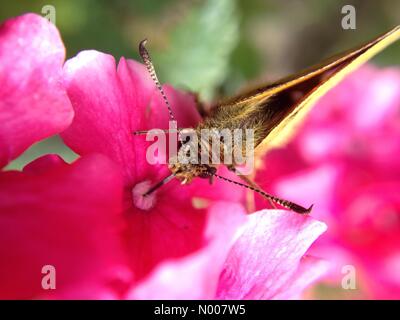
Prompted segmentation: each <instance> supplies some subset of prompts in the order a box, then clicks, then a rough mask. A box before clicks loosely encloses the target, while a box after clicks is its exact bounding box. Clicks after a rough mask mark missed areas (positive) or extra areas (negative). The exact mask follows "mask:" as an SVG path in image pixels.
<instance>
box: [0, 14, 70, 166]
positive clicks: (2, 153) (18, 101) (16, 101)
mask: <svg viewBox="0 0 400 320" xmlns="http://www.w3.org/2000/svg"><path fill="white" fill-rule="evenodd" d="M64 58H65V49H64V45H63V43H62V41H61V39H60V36H59V34H58V31H57V29H56V28H55V27H54V25H52V24H51V23H50V22H48V21H47V20H46V19H44V18H41V17H39V16H37V15H34V14H26V15H23V16H20V17H17V18H14V19H10V20H7V21H6V22H4V23H3V24H2V25H1V26H0V122H1V126H0V168H1V167H4V166H5V165H6V164H7V163H8V162H9V161H11V160H12V159H15V158H16V157H17V156H19V155H20V154H21V153H22V152H23V151H24V150H25V149H27V148H28V147H29V146H30V145H32V144H33V143H34V142H37V141H39V140H41V139H44V138H47V137H49V136H51V135H53V134H56V133H58V132H60V131H62V130H64V129H65V128H66V127H67V126H68V125H69V124H70V123H71V121H72V117H73V110H72V107H71V104H70V102H69V100H68V97H67V95H66V93H65V90H64V89H63V88H62V84H61V76H62V65H63V63H64Z"/></svg>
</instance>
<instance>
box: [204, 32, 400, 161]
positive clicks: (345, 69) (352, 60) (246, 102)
mask: <svg viewBox="0 0 400 320" xmlns="http://www.w3.org/2000/svg"><path fill="white" fill-rule="evenodd" d="M399 37H400V26H397V27H395V28H394V29H392V30H390V31H389V32H387V33H385V34H383V35H381V36H379V37H377V38H376V39H374V40H372V41H370V42H368V43H366V44H364V45H362V46H360V47H358V48H356V49H352V50H349V51H346V52H344V53H342V54H339V55H336V56H334V57H332V58H330V59H327V60H326V61H324V62H322V63H320V64H318V65H316V66H313V67H311V68H308V69H306V70H304V71H302V72H301V73H299V74H296V75H292V76H289V77H287V78H284V79H282V80H279V81H277V82H274V83H272V84H269V85H266V86H263V87H260V88H257V89H255V90H252V91H250V92H247V93H246V94H243V95H240V96H238V97H235V98H233V99H230V100H228V101H226V102H224V103H222V104H221V105H219V106H218V107H217V108H215V109H214V110H212V112H211V115H210V117H208V119H206V121H207V120H208V122H211V123H219V125H220V126H222V127H223V125H224V124H223V122H225V125H226V126H225V128H230V127H235V126H236V127H251V126H253V127H254V126H255V127H256V128H258V130H257V132H256V141H255V146H257V147H256V153H257V154H260V153H264V152H266V151H267V150H269V149H271V148H274V147H277V146H281V145H283V144H284V143H285V142H286V141H287V140H288V139H289V138H290V137H291V135H292V134H293V132H294V131H295V130H294V129H295V128H296V126H297V125H298V124H299V123H301V120H302V119H303V117H304V116H305V115H306V114H307V112H308V111H310V109H311V108H312V106H313V105H314V104H315V103H316V102H317V101H318V100H319V99H320V98H321V97H322V96H323V95H324V94H325V93H326V92H327V91H328V90H330V89H331V88H333V87H334V86H335V85H337V84H338V83H339V81H341V80H342V79H343V78H344V77H345V76H346V75H348V74H349V73H350V72H352V71H354V70H355V69H356V68H358V67H360V66H361V65H362V64H363V63H365V62H366V61H368V60H369V59H371V58H372V57H373V56H374V55H376V54H377V53H379V52H380V51H382V50H383V49H384V48H386V47H387V46H388V45H390V44H391V43H393V42H395V41H396V40H398V39H399ZM211 119H213V120H212V121H210V120H211ZM211 123H210V124H209V125H211Z"/></svg>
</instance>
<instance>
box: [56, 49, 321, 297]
mask: <svg viewBox="0 0 400 320" xmlns="http://www.w3.org/2000/svg"><path fill="white" fill-rule="evenodd" d="M65 72H66V76H65V78H66V88H67V92H68V95H69V97H70V99H71V101H72V104H73V106H74V110H75V114H76V116H75V119H74V122H73V123H72V125H71V126H70V128H69V129H68V130H66V131H65V132H64V133H63V134H62V137H63V139H64V141H65V142H66V143H67V144H68V145H69V146H70V147H71V148H72V149H73V150H74V151H75V152H77V153H79V154H81V155H84V154H89V153H91V152H101V153H103V154H105V155H107V156H108V157H110V158H111V159H113V160H114V161H115V162H116V163H118V164H119V165H120V167H121V169H122V170H123V171H124V177H125V179H124V181H125V183H124V185H125V187H124V189H125V191H124V194H125V197H124V198H125V201H124V208H125V209H124V215H125V221H126V233H125V235H124V240H125V244H126V252H127V253H128V256H129V261H130V268H131V270H133V273H134V276H135V279H136V281H139V285H138V287H135V285H134V287H133V289H132V290H131V291H130V293H129V295H128V296H129V297H134V298H160V297H161V298H213V297H219V298H272V297H277V296H279V295H282V296H284V291H283V290H284V288H286V289H287V290H288V292H287V293H286V294H287V296H290V293H289V292H291V291H290V290H289V287H290V284H291V283H292V284H293V283H297V285H296V288H297V290H298V291H299V292H300V288H303V287H304V286H305V285H306V284H308V283H309V282H311V281H312V279H314V278H317V277H318V276H319V275H320V274H321V272H322V271H323V270H324V268H325V265H323V263H321V262H320V261H317V260H315V261H313V262H310V266H309V267H310V269H309V272H310V273H309V274H308V275H305V272H304V271H302V270H299V267H298V266H299V261H300V260H301V258H302V256H303V255H304V254H305V252H306V248H308V246H309V245H310V244H311V242H313V241H314V240H315V238H316V237H317V236H318V235H319V234H320V233H321V232H322V231H323V229H324V227H323V225H322V224H320V223H317V222H315V221H312V220H308V219H307V218H305V217H298V216H296V215H295V214H292V213H286V214H285V213H284V212H283V211H282V212H279V214H278V215H279V217H278V216H277V213H274V212H273V211H271V212H264V213H258V214H254V216H253V217H252V218H249V221H248V222H247V223H246V224H245V226H244V227H245V231H244V233H243V234H242V236H241V237H240V238H239V239H238V240H237V242H236V243H235V244H234V247H233V249H232V250H233V251H231V252H230V254H229V256H228V258H227V260H226V261H225V264H224V265H225V267H224V270H225V271H223V273H222V275H221V279H220V282H219V285H218V292H217V294H216V293H215V289H216V288H217V287H216V280H217V279H218V275H219V274H220V272H221V270H220V269H221V266H222V264H223V263H224V260H225V258H226V256H225V255H224V252H225V253H227V252H228V248H229V246H227V243H229V242H230V241H227V240H226V239H227V237H228V239H229V235H230V233H231V232H230V231H229V227H228V226H229V224H228V225H227V226H224V224H221V225H220V226H219V227H218V229H217V232H216V233H218V234H219V233H222V235H221V237H223V239H224V240H223V241H219V240H218V241H216V242H217V243H219V245H217V244H212V245H210V244H209V243H208V242H209V240H208V238H207V237H206V235H207V230H208V225H209V223H210V222H207V221H208V220H207V219H208V217H209V215H210V213H209V214H208V215H206V210H205V209H197V208H195V207H194V206H193V204H192V201H191V199H193V198H194V197H201V198H202V199H206V200H207V201H212V200H215V199H218V200H229V201H230V202H231V203H232V202H240V201H241V200H242V193H243V190H241V189H238V188H237V187H236V186H234V185H229V184H228V185H227V184H225V183H224V182H216V183H215V185H214V186H212V187H210V186H209V185H208V181H203V180H200V179H199V180H197V181H196V182H194V183H193V184H192V185H191V186H190V187H182V186H179V184H178V183H177V182H176V181H175V182H173V183H170V184H169V185H167V186H164V187H163V188H161V189H159V190H158V191H157V193H156V194H155V195H154V196H152V197H151V198H150V199H146V203H144V202H143V199H142V201H135V199H136V197H140V194H141V193H143V192H144V191H145V190H146V189H147V188H148V187H149V186H151V185H152V184H154V183H156V182H157V181H158V180H160V179H161V178H162V177H164V176H165V175H166V171H165V170H166V168H165V166H161V165H159V166H154V165H153V166H152V165H149V164H148V163H147V162H146V161H145V157H146V155H145V152H146V145H147V144H146V142H145V141H144V138H141V137H135V136H133V135H132V132H133V131H137V130H142V129H151V128H166V127H167V123H168V122H167V121H168V116H167V115H168V113H167V112H166V109H165V106H164V104H163V101H162V99H161V96H160V95H159V92H158V91H157V90H156V89H155V86H154V85H153V83H152V80H151V78H150V77H149V75H148V74H147V72H146V70H145V68H144V66H143V65H141V64H138V63H136V62H134V61H130V60H125V59H121V61H120V62H119V64H118V67H116V66H115V62H114V58H113V57H111V56H109V55H105V54H102V53H99V52H95V51H86V52H81V53H80V54H79V55H78V56H77V57H75V58H73V59H71V60H69V61H68V62H67V64H66V67H65ZM165 89H166V92H167V95H168V97H169V99H170V100H171V104H172V106H173V109H174V113H175V114H176V115H177V121H178V125H179V126H180V127H188V126H194V125H196V123H197V122H198V121H199V120H200V117H199V115H198V114H197V111H196V109H195V106H194V101H193V98H192V97H191V96H190V95H187V94H183V93H180V92H179V91H176V90H173V89H172V88H171V87H168V86H166V88H165ZM223 174H225V175H228V172H227V171H226V170H225V172H223ZM225 206H226V207H225V208H224V207H223V205H216V207H211V209H210V210H211V212H212V213H211V214H213V213H214V212H215V213H214V214H216V215H221V216H224V219H226V221H230V219H232V217H230V216H231V215H233V214H234V212H235V211H238V209H235V206H234V205H233V204H231V205H230V206H229V205H227V204H226V205H225ZM230 207H232V209H229V208H230ZM216 208H218V209H216ZM220 219H221V218H220ZM257 219H259V221H258V220H257ZM256 221H257V222H258V224H257V223H256ZM260 226H262V227H260ZM213 228H214V229H215V228H216V227H213ZM250 230H251V231H250ZM284 230H285V231H284ZM300 231H301V232H300ZM302 232H304V234H303V233H302ZM249 233H250V234H249ZM223 234H225V236H224V235H223ZM277 234H282V237H278V236H276V235H277ZM291 237H292V238H291ZM271 238H273V239H274V240H272V239H271ZM291 239H293V243H291V244H290V243H289V242H290V241H291ZM300 239H301V240H300ZM274 241H276V246H275V245H274ZM221 246H222V247H223V248H221ZM249 246H251V248H253V249H249V248H250V247H249ZM291 246H294V248H292V249H290V248H291ZM253 250H254V251H253ZM251 252H252V253H251ZM252 254H255V255H254V256H252ZM285 254H287V256H285ZM163 262H165V263H163ZM160 263H162V264H161V265H160ZM307 263H308V262H307ZM155 267H157V268H156V269H155V270H154V268H155ZM278 267H280V268H281V270H279V271H277V272H278V273H275V272H274V271H275V270H276V268H278ZM300 269H301V268H300ZM252 271H254V273H253V274H252ZM279 272H282V273H283V274H284V276H282V275H280V274H279ZM146 276H147V277H146ZM184 277H185V278H184ZM210 277H211V278H212V279H213V280H212V281H211V280H210ZM196 278H198V280H196V283H197V282H200V283H198V284H195V285H193V281H194V280H193V279H196ZM303 278H304V280H303ZM295 279H296V281H298V282H296V281H295ZM140 280H141V281H140ZM268 281H269V282H268ZM177 282H178V283H181V285H182V286H181V287H180V286H176V283H177ZM273 282H275V283H274V285H275V286H276V287H274V285H272V283H273ZM205 285H206V286H207V287H204V286H205ZM160 286H161V287H162V286H164V287H162V288H163V290H160ZM157 287H158V289H157ZM167 287H168V288H167ZM193 287H196V290H194V289H193ZM189 289H190V290H189ZM281 291H282V292H281ZM292 296H293V295H292Z"/></svg>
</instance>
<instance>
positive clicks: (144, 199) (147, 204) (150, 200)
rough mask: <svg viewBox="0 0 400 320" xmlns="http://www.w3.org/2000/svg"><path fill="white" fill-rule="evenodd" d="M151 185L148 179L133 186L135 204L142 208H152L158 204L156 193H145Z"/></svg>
mask: <svg viewBox="0 0 400 320" xmlns="http://www.w3.org/2000/svg"><path fill="white" fill-rule="evenodd" d="M150 187H151V182H150V181H148V180H145V181H142V182H139V183H138V184H136V185H135V186H134V187H133V188H132V199H133V205H134V206H135V207H137V208H139V209H141V210H150V209H151V208H153V207H154V205H155V204H156V193H155V192H153V193H151V194H149V195H147V196H144V195H143V194H144V193H145V192H146V191H148V190H149V189H150Z"/></svg>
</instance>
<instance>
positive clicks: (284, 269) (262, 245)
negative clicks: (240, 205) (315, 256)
mask: <svg viewBox="0 0 400 320" xmlns="http://www.w3.org/2000/svg"><path fill="white" fill-rule="evenodd" d="M325 229H326V226H325V225H324V224H323V223H321V222H319V221H316V220H313V219H312V218H311V217H308V216H301V215H299V214H295V213H293V212H288V211H281V210H263V211H259V212H256V213H254V214H251V215H249V216H248V222H247V224H246V226H245V229H244V231H243V233H242V234H241V235H240V237H239V238H238V240H237V241H236V242H235V244H234V245H233V248H232V249H231V251H230V253H229V255H228V259H227V260H226V262H225V265H224V269H223V271H222V274H221V278H220V283H219V286H218V291H217V298H218V299H271V298H273V297H274V296H275V295H277V294H278V293H279V294H282V293H281V292H282V290H283V289H284V288H287V287H288V286H289V285H290V283H291V282H293V276H294V275H295V273H296V272H297V270H298V268H299V264H300V261H301V259H302V257H303V256H304V254H305V253H306V251H307V249H308V248H309V247H310V245H311V244H312V243H313V242H314V241H315V240H316V239H317V238H318V237H319V236H320V235H321V234H322V233H323V232H324V231H325Z"/></svg>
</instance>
